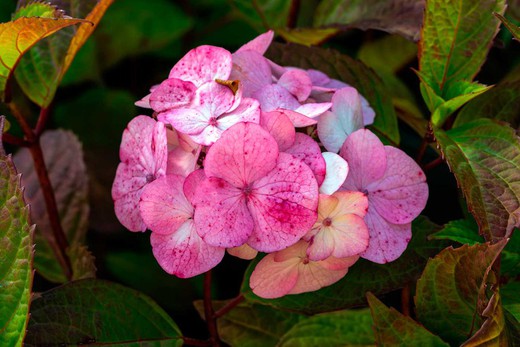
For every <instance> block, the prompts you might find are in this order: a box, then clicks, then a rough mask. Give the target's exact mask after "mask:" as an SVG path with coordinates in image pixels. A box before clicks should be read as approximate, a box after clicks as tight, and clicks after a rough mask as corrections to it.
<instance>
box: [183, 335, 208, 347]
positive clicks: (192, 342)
mask: <svg viewBox="0 0 520 347" xmlns="http://www.w3.org/2000/svg"><path fill="white" fill-rule="evenodd" d="M182 340H183V341H184V343H185V344H186V345H188V346H201V347H205V346H211V341H209V340H198V339H193V338H191V337H183V338H182Z"/></svg>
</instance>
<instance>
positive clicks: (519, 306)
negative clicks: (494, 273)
mask: <svg viewBox="0 0 520 347" xmlns="http://www.w3.org/2000/svg"><path fill="white" fill-rule="evenodd" d="M518 293H520V282H518V281H517V282H511V283H508V284H506V285H505V286H503V287H502V288H500V294H501V295H502V303H503V305H504V308H505V309H506V310H508V311H509V312H510V313H511V314H512V315H513V316H514V317H515V318H516V320H518V321H520V297H519V296H518Z"/></svg>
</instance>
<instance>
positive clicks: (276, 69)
mask: <svg viewBox="0 0 520 347" xmlns="http://www.w3.org/2000/svg"><path fill="white" fill-rule="evenodd" d="M267 62H268V63H269V66H270V67H271V73H272V74H273V77H274V78H280V77H281V76H282V75H283V74H284V73H285V72H286V71H287V70H290V69H291V68H289V67H284V66H280V65H278V64H276V63H275V62H273V61H272V60H269V59H267Z"/></svg>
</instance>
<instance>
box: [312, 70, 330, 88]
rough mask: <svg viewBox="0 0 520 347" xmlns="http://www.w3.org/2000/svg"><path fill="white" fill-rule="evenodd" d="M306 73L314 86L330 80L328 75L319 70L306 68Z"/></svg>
mask: <svg viewBox="0 0 520 347" xmlns="http://www.w3.org/2000/svg"><path fill="white" fill-rule="evenodd" d="M307 74H308V75H309V77H310V79H311V81H312V84H313V85H315V86H324V85H326V84H327V83H329V82H330V77H329V76H327V75H326V74H325V73H323V72H321V71H318V70H313V69H310V70H307Z"/></svg>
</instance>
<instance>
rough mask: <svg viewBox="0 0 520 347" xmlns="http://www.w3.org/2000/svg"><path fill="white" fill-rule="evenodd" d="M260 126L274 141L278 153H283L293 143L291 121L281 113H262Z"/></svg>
mask: <svg viewBox="0 0 520 347" xmlns="http://www.w3.org/2000/svg"><path fill="white" fill-rule="evenodd" d="M260 125H261V126H262V127H263V128H264V129H265V130H267V131H268V132H269V134H271V136H272V137H273V138H274V139H275V140H276V143H278V147H279V149H280V151H285V150H286V149H287V148H289V147H290V146H292V144H293V143H294V138H295V135H296V131H295V130H294V126H293V125H292V123H291V120H290V119H289V118H288V117H287V116H286V115H285V114H284V113H283V112H280V111H271V112H262V116H261V117H260Z"/></svg>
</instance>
